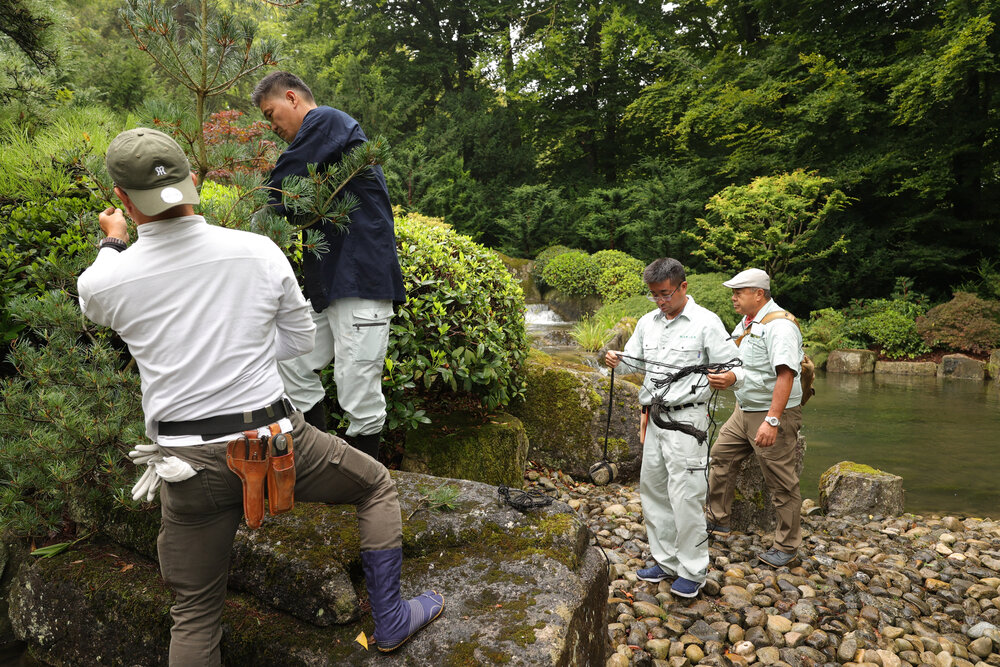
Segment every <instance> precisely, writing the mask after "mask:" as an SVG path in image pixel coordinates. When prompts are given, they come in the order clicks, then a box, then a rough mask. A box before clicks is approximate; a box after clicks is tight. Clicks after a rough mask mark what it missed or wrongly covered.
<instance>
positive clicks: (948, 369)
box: [938, 354, 986, 382]
mask: <svg viewBox="0 0 1000 667" xmlns="http://www.w3.org/2000/svg"><path fill="white" fill-rule="evenodd" d="M938 375H940V376H941V377H946V378H954V379H956V380H979V381H980V382H982V381H983V380H985V379H986V362H983V361H979V360H978V359H973V358H972V357H967V356H965V355H964V354H946V355H944V356H943V357H941V366H940V367H939V369H938Z"/></svg>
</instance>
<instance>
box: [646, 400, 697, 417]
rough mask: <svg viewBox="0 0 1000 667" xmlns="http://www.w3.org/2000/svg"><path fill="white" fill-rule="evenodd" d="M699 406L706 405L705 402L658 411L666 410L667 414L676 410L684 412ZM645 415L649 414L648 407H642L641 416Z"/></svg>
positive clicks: (673, 406)
mask: <svg viewBox="0 0 1000 667" xmlns="http://www.w3.org/2000/svg"><path fill="white" fill-rule="evenodd" d="M699 405H707V403H706V402H705V401H702V402H701V403H685V404H684V405H671V406H663V407H662V408H660V409H661V410H666V411H667V412H674V411H676V410H684V409H685V408H696V407H698V406H699ZM647 413H649V406H648V405H644V406H642V414H647Z"/></svg>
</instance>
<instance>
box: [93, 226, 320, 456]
mask: <svg viewBox="0 0 1000 667" xmlns="http://www.w3.org/2000/svg"><path fill="white" fill-rule="evenodd" d="M137 230H138V239H136V242H135V243H133V244H132V246H131V247H129V248H128V249H127V250H125V251H124V252H121V253H119V252H117V251H116V250H114V249H111V248H104V249H102V250H100V251H99V252H98V254H97V259H95V260H94V263H93V264H92V265H91V266H90V267H89V268H88V269H87V270H86V271H84V272H83V274H82V275H81V276H80V278H79V281H78V283H77V287H78V289H79V293H80V307H81V308H82V309H83V312H84V314H85V315H86V316H87V317H88V318H90V319H91V320H93V321H94V322H96V323H97V324H101V325H104V326H107V327H111V328H112V329H114V330H115V331H116V332H117V333H118V335H119V336H121V338H122V340H124V341H125V343H126V344H127V345H128V347H129V350H130V351H131V353H132V356H133V357H134V358H135V361H136V364H137V365H138V368H139V374H140V376H141V378H142V408H143V412H144V413H145V417H146V434H147V435H148V436H149V438H150V439H151V440H154V441H157V440H158V439H159V438H158V437H157V436H158V428H157V427H158V422H160V421H190V420H195V419H204V418H207V417H213V416H216V415H222V414H231V413H237V412H242V411H244V410H254V409H257V408H261V407H263V406H265V405H267V404H269V403H272V402H273V401H275V400H277V399H278V398H280V397H281V396H282V393H283V388H282V383H281V378H280V377H279V375H278V367H277V361H278V360H282V359H290V358H292V357H296V356H298V355H301V354H304V353H306V352H308V351H310V350H311V349H312V347H313V333H314V331H315V325H314V324H313V321H312V318H311V317H310V315H309V308H308V306H307V304H306V301H305V299H304V298H303V296H302V292H301V290H300V289H299V286H298V283H297V282H296V280H295V275H294V273H293V272H292V267H291V265H290V264H289V263H288V260H287V258H286V257H285V256H284V254H282V252H281V250H280V249H279V248H278V246H276V245H275V244H274V243H273V242H272V241H271V240H270V239H268V238H267V237H264V236H260V235H258V234H251V233H249V232H242V231H237V230H232V229H225V228H222V227H215V226H212V225H209V224H207V223H206V222H205V219H204V218H203V217H202V216H200V215H193V216H185V217H181V218H174V219H171V220H159V221H156V222H148V223H145V224H142V225H139V226H138V227H137ZM164 444H165V443H164ZM170 444H181V443H180V442H171V443H170ZM185 444H187V443H185Z"/></svg>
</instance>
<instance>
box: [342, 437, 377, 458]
mask: <svg viewBox="0 0 1000 667" xmlns="http://www.w3.org/2000/svg"><path fill="white" fill-rule="evenodd" d="M348 442H350V443H351V446H352V447H354V449H357V450H359V451H362V452H364V453H365V454H367V455H368V456H370V457H372V458H373V459H375V460H376V461H378V448H379V444H380V443H381V442H382V433H381V432H379V433H369V434H368V435H356V436H354V437H353V438H350V439H349V440H348Z"/></svg>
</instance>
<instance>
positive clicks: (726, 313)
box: [687, 273, 740, 331]
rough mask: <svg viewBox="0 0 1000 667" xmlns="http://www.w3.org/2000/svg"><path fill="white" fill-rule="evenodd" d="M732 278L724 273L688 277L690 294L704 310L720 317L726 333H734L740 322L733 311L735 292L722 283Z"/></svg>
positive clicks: (694, 274) (737, 315) (691, 274)
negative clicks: (706, 309)
mask: <svg viewBox="0 0 1000 667" xmlns="http://www.w3.org/2000/svg"><path fill="white" fill-rule="evenodd" d="M729 278H731V276H729V275H726V274H724V273H689V274H688V275H687V283H688V294H690V295H691V296H692V297H694V300H695V302H696V303H697V304H698V305H699V306H701V307H702V308H708V309H709V310H711V311H712V312H713V313H715V314H716V315H718V316H719V319H720V320H722V324H723V326H725V327H726V331H732V330H733V329H735V328H736V325H737V324H738V323H739V321H740V316H739V314H738V313H737V312H736V311H735V310H733V290H731V289H730V288H728V287H723V286H722V283H724V282H725V281H727V280H729Z"/></svg>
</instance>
